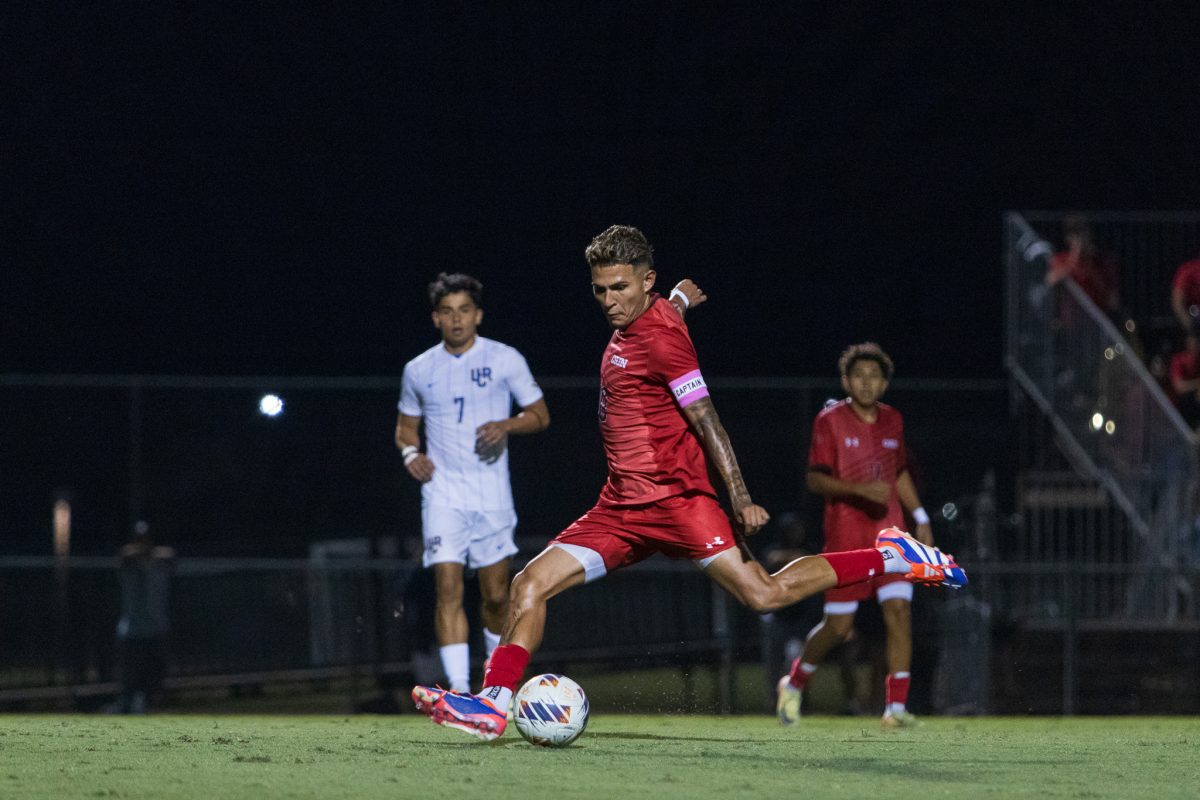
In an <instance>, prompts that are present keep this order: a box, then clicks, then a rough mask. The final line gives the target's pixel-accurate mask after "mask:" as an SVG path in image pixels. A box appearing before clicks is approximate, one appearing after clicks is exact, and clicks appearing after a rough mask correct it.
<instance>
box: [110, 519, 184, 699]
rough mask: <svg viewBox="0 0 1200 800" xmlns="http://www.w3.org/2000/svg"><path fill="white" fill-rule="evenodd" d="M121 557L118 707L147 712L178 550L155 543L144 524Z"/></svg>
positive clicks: (160, 662) (156, 683)
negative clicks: (119, 686)
mask: <svg viewBox="0 0 1200 800" xmlns="http://www.w3.org/2000/svg"><path fill="white" fill-rule="evenodd" d="M120 557H121V566H120V569H119V570H118V572H117V580H118V582H119V583H120V586H121V617H120V619H119V620H118V622H117V640H118V649H119V650H120V654H121V696H120V699H119V701H118V710H119V711H120V712H121V713H123V714H143V713H145V712H146V709H147V708H148V707H149V705H150V703H151V702H152V700H153V696H154V693H155V692H156V691H157V690H158V689H159V687H160V686H161V684H162V677H163V670H164V655H165V651H166V641H167V634H168V633H169V632H170V629H171V620H170V612H169V605H170V594H171V571H172V570H171V568H172V566H173V563H174V559H175V551H174V550H173V549H172V548H170V547H161V546H155V544H154V541H153V540H152V539H151V537H150V534H149V532H148V530H147V529H146V528H145V526H144V524H143V525H139V526H138V530H137V532H135V533H134V535H133V538H131V539H130V540H129V542H128V543H126V544H125V545H124V546H123V547H122V548H121V552H120Z"/></svg>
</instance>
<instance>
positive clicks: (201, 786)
mask: <svg viewBox="0 0 1200 800" xmlns="http://www.w3.org/2000/svg"><path fill="white" fill-rule="evenodd" d="M1198 745H1200V729H1198V728H1197V725H1196V722H1195V721H1194V720H1193V719H1190V718H1129V717H1107V718H1075V719H1056V718H1023V719H1017V718H995V719H989V718H972V719H965V718H953V719H951V718H944V719H938V718H929V719H927V720H925V724H924V725H923V726H922V727H921V728H918V729H915V730H904V731H899V732H894V733H884V732H882V731H880V730H879V728H878V723H877V721H876V720H875V719H873V718H845V717H809V718H806V719H805V720H804V721H803V722H802V723H801V725H800V726H798V727H797V728H794V729H790V730H783V729H781V728H780V727H779V726H778V724H777V723H776V722H775V720H774V719H772V718H769V717H763V716H753V717H751V716H743V717H703V716H671V717H662V716H653V717H651V716H635V715H621V714H609V715H596V716H594V718H593V719H592V722H591V725H590V726H589V727H588V730H587V732H586V733H585V734H584V735H583V737H582V738H581V739H580V740H579V741H578V742H576V743H575V744H574V745H572V746H570V747H567V748H564V749H560V750H548V749H544V748H540V747H533V746H531V745H529V744H526V743H525V742H524V741H523V740H522V739H521V738H520V737H519V736H518V735H517V733H516V731H514V730H510V731H509V732H508V733H507V734H505V736H503V737H502V738H501V739H499V740H497V741H495V742H490V743H483V742H478V741H476V740H474V739H471V738H469V737H467V736H465V735H464V734H461V733H459V732H457V731H451V730H446V729H443V728H438V727H436V726H434V725H432V724H431V723H429V722H428V721H427V720H425V719H424V718H422V717H418V716H416V715H404V716H398V717H370V716H360V717H332V718H331V717H258V716H222V717H207V716H148V717H140V718H130V717H99V716H89V717H81V716H25V715H11V716H5V717H3V718H0V797H3V798H14V799H16V798H21V799H22V800H25V799H26V798H27V799H28V800H36V798H89V797H120V798H213V797H221V798H242V797H247V798H260V797H265V798H320V800H336V798H388V799H389V800H397V798H439V797H446V798H463V797H490V798H521V799H522V800H533V799H535V798H554V800H562V798H584V797H587V798H599V797H605V798H607V797H621V796H625V797H680V798H685V797H686V798H694V799H695V800H705V798H720V799H721V800H728V798H730V797H769V798H777V797H793V796H797V795H800V796H803V797H805V798H806V800H808V799H810V798H826V797H828V798H843V797H844V798H863V797H871V796H881V797H954V798H962V797H967V798H972V800H978V798H988V797H995V798H1006V797H1079V798H1100V797H1121V798H1129V797H1147V798H1149V797H1153V798H1171V797H1191V798H1194V797H1196V796H1197V795H1198V794H1200V765H1198V763H1197V759H1196V753H1197V751H1198Z"/></svg>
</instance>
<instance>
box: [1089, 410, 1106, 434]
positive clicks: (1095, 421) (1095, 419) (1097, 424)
mask: <svg viewBox="0 0 1200 800" xmlns="http://www.w3.org/2000/svg"><path fill="white" fill-rule="evenodd" d="M1103 427H1104V415H1103V414H1101V413H1100V412H1099V411H1097V412H1096V413H1095V414H1092V430H1094V431H1098V430H1100V429H1101V428H1103Z"/></svg>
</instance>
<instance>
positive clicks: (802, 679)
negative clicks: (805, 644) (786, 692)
mask: <svg viewBox="0 0 1200 800" xmlns="http://www.w3.org/2000/svg"><path fill="white" fill-rule="evenodd" d="M805 667H807V669H805ZM816 671H817V665H816V664H808V663H806V662H805V660H804V656H796V660H795V661H793V662H792V670H791V672H789V673H788V683H790V684H791V685H792V688H794V689H800V690H801V691H803V689H804V687H805V686H807V685H808V679H809V678H811V677H812V676H813V673H814V672H816Z"/></svg>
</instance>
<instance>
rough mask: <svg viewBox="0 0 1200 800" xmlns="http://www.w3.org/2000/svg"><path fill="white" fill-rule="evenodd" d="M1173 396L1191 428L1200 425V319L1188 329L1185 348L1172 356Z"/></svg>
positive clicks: (1170, 370) (1176, 405)
mask: <svg viewBox="0 0 1200 800" xmlns="http://www.w3.org/2000/svg"><path fill="white" fill-rule="evenodd" d="M1169 372H1170V376H1171V397H1172V399H1173V400H1174V401H1175V407H1176V408H1178V409H1179V413H1180V415H1181V416H1182V417H1183V419H1184V422H1186V423H1187V424H1188V427H1189V428H1192V429H1193V430H1194V429H1195V428H1196V426H1197V425H1200V320H1196V321H1194V322H1193V323H1192V326H1191V327H1190V328H1189V329H1188V334H1187V340H1186V343H1185V345H1184V349H1183V350H1181V351H1180V352H1178V353H1176V354H1175V355H1173V356H1171V366H1170V369H1169Z"/></svg>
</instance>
